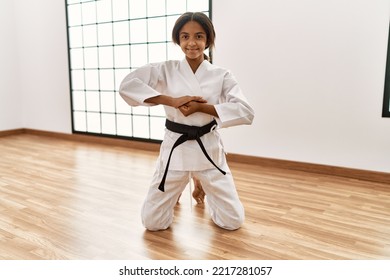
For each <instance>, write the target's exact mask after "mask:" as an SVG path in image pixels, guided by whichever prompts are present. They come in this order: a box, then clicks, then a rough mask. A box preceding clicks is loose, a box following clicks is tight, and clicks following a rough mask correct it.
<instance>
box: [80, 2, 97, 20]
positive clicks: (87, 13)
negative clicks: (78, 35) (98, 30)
mask: <svg viewBox="0 0 390 280" xmlns="http://www.w3.org/2000/svg"><path fill="white" fill-rule="evenodd" d="M81 7H82V22H83V24H91V23H96V2H94V1H93V2H86V3H82V5H81Z"/></svg>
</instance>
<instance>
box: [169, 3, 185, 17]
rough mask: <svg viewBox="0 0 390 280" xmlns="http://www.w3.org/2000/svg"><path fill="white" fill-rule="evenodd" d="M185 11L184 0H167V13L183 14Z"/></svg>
mask: <svg viewBox="0 0 390 280" xmlns="http://www.w3.org/2000/svg"><path fill="white" fill-rule="evenodd" d="M184 12H186V1H183V0H167V14H183V13H184Z"/></svg>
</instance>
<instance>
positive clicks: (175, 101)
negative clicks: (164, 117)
mask: <svg viewBox="0 0 390 280" xmlns="http://www.w3.org/2000/svg"><path fill="white" fill-rule="evenodd" d="M189 102H196V103H197V102H199V103H207V101H206V100H205V99H203V97H202V96H190V95H185V96H181V97H176V98H172V105H171V106H172V107H174V108H180V106H183V105H184V104H187V103H189Z"/></svg>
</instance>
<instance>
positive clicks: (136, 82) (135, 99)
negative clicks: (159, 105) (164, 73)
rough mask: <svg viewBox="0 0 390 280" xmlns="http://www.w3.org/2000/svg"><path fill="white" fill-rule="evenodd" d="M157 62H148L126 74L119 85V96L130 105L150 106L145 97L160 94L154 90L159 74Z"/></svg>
mask: <svg viewBox="0 0 390 280" xmlns="http://www.w3.org/2000/svg"><path fill="white" fill-rule="evenodd" d="M160 69H161V67H160V65H159V64H148V65H145V66H143V67H140V68H138V69H137V70H135V71H133V72H131V73H130V74H128V75H127V76H126V77H125V78H124V79H123V81H122V82H121V85H120V87H119V94H120V96H121V97H122V98H123V99H124V100H125V101H126V103H127V104H129V105H130V106H138V105H144V106H151V105H154V104H150V103H145V99H148V98H150V97H154V96H157V95H160V93H159V92H158V91H156V88H157V85H158V80H159V76H160Z"/></svg>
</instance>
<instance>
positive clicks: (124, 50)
mask: <svg viewBox="0 0 390 280" xmlns="http://www.w3.org/2000/svg"><path fill="white" fill-rule="evenodd" d="M114 51H115V67H116V68H118V67H130V48H129V46H128V45H125V46H116V47H114Z"/></svg>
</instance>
